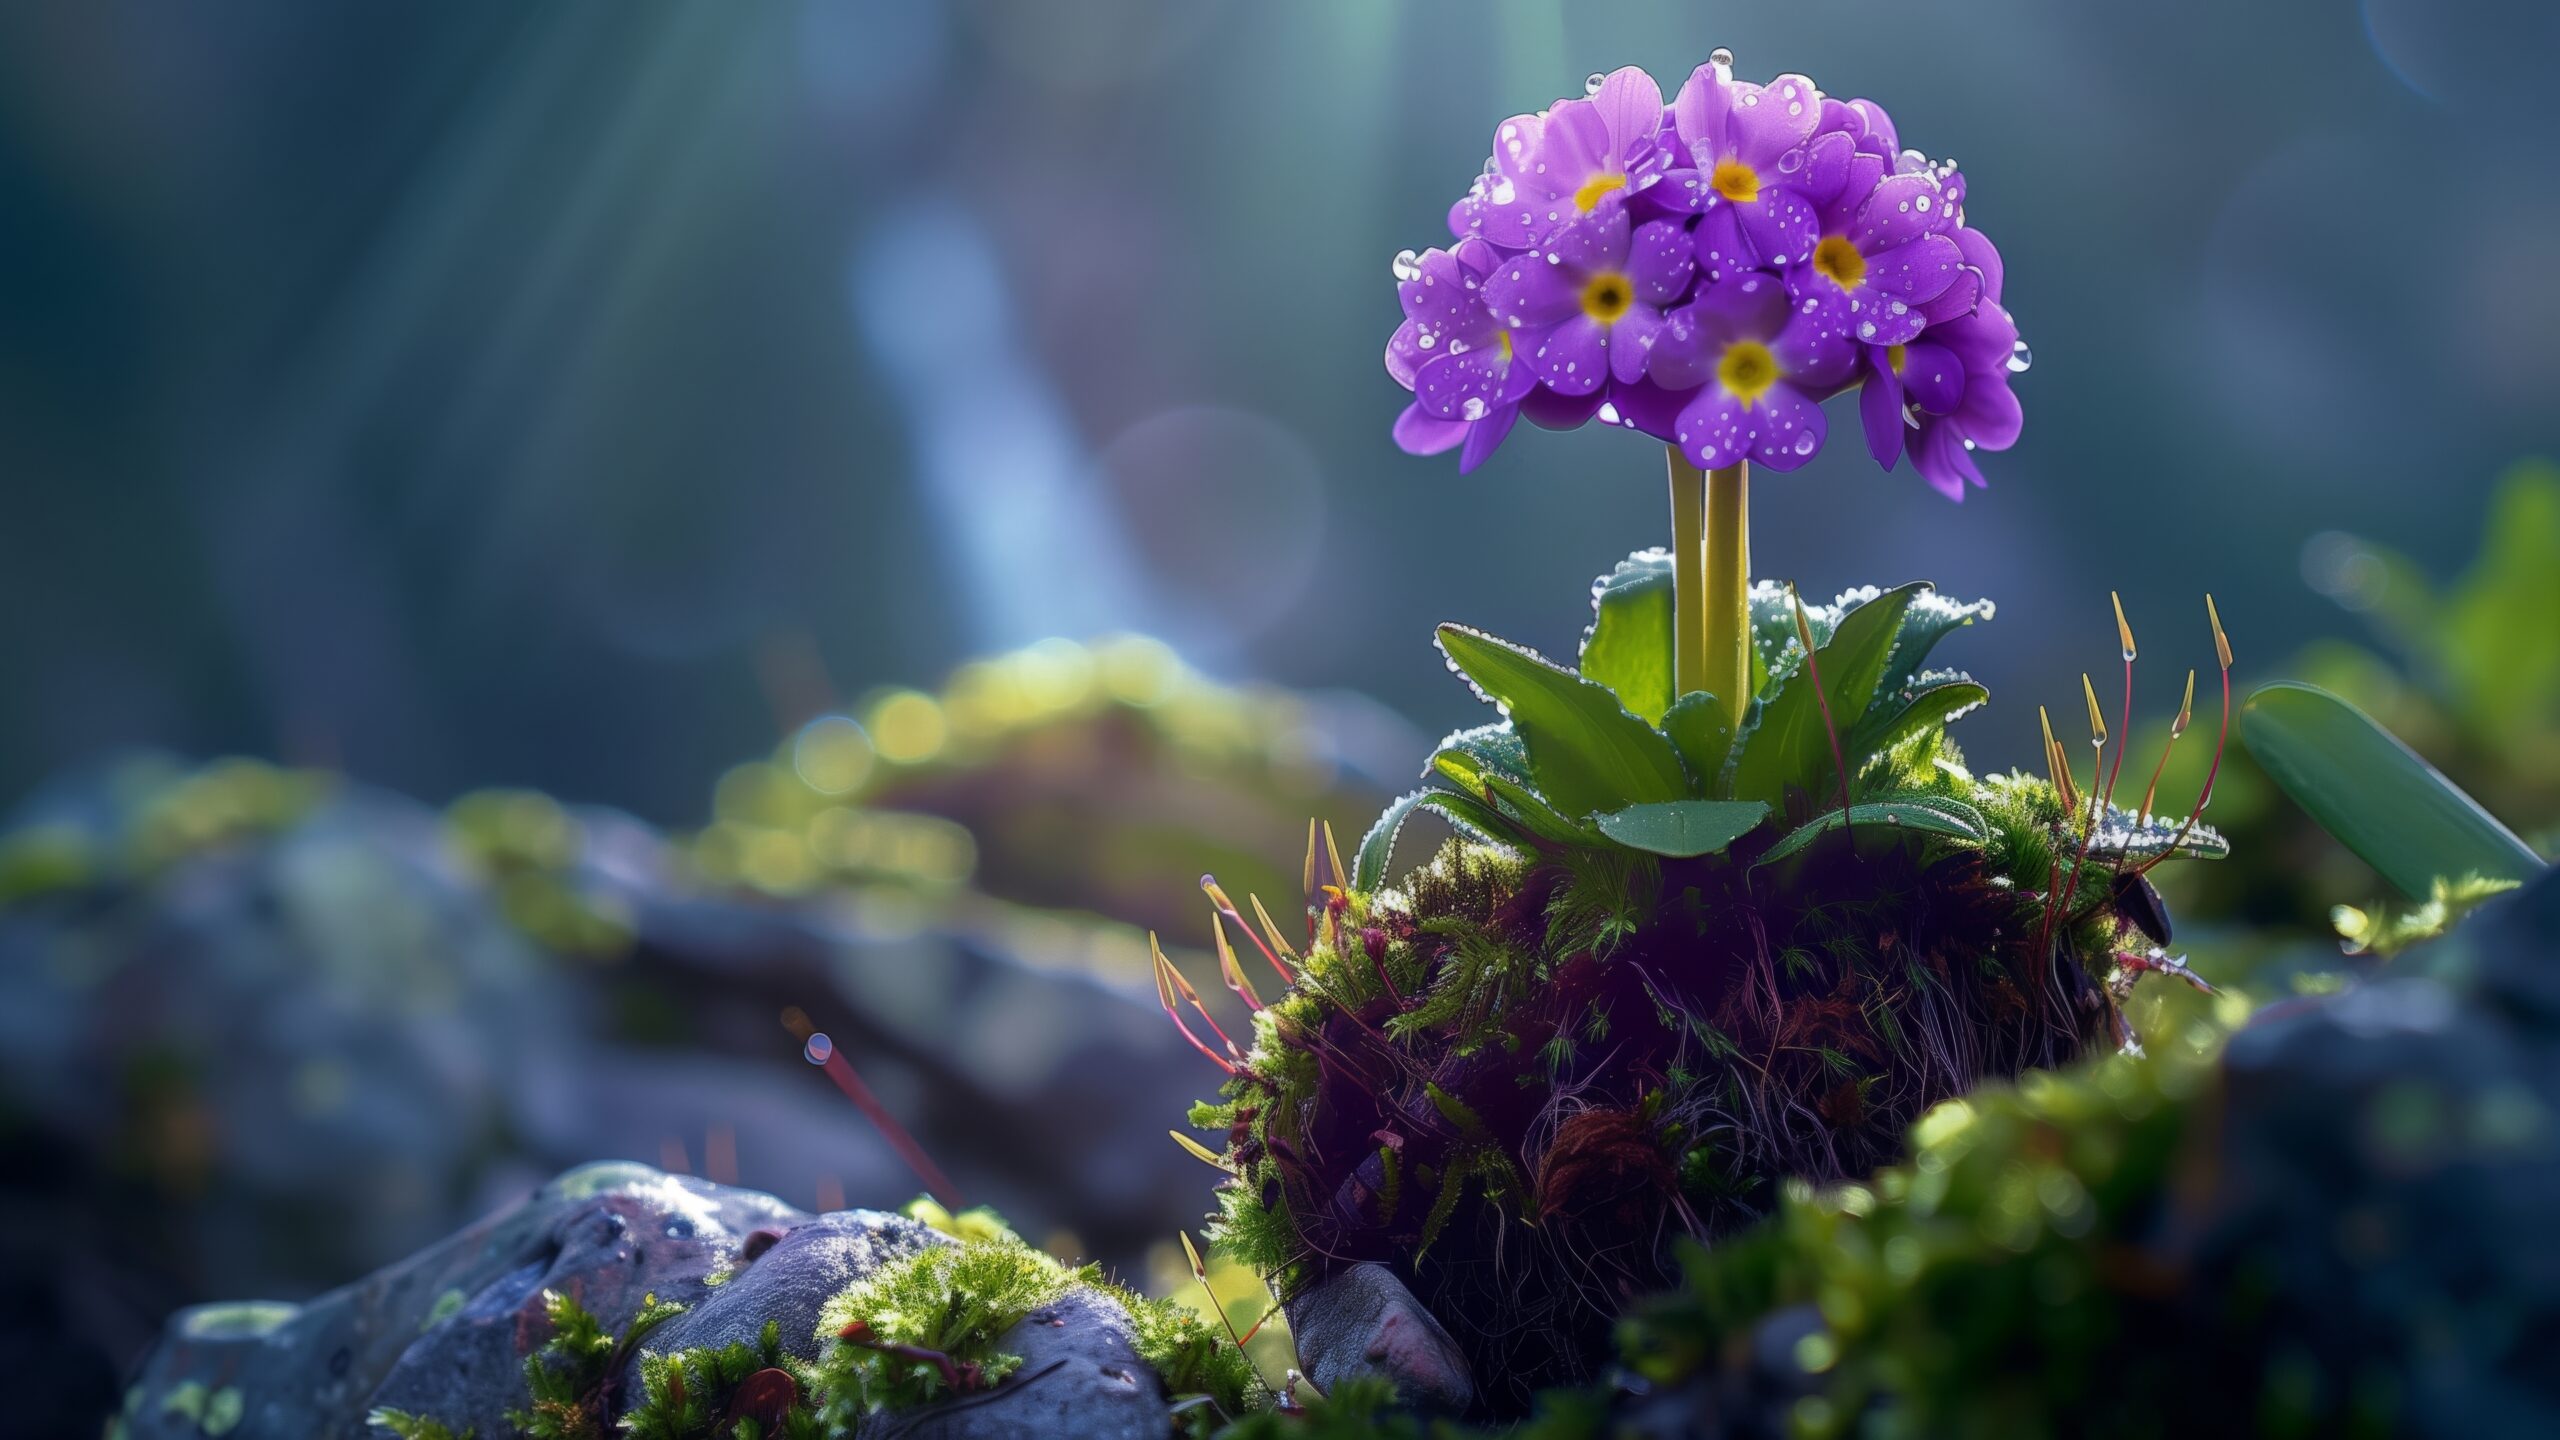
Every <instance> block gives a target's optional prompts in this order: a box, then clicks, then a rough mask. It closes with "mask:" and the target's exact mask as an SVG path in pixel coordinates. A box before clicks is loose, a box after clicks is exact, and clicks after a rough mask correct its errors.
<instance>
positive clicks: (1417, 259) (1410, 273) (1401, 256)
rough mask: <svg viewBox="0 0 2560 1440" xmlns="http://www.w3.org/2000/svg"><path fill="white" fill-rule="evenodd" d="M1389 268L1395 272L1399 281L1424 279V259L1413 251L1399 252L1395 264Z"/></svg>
mask: <svg viewBox="0 0 2560 1440" xmlns="http://www.w3.org/2000/svg"><path fill="white" fill-rule="evenodd" d="M1387 268H1388V269H1390V270H1392V271H1394V272H1395V277H1396V278H1397V279H1398V280H1419V279H1421V278H1422V257H1421V256H1420V255H1417V254H1415V253H1414V252H1413V251H1411V250H1399V251H1397V252H1396V258H1395V263H1394V264H1392V265H1390V266H1388V267H1387Z"/></svg>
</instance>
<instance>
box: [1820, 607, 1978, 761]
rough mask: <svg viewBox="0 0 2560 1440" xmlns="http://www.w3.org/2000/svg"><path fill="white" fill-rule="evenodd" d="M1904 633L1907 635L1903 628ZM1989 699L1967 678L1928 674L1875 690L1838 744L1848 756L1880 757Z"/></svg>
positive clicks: (1953, 673)
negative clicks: (1863, 709) (1892, 686)
mask: <svg viewBox="0 0 2560 1440" xmlns="http://www.w3.org/2000/svg"><path fill="white" fill-rule="evenodd" d="M1904 629H1905V633H1908V632H1909V627H1908V626H1907V625H1906V626H1905V627H1904ZM1990 698H1991V692H1990V691H1988V690H1986V689H1984V688H1983V687H1982V686H1981V684H1980V683H1978V682H1977V681H1975V680H1974V678H1973V677H1972V676H1970V675H1967V674H1964V673H1962V672H1960V671H1955V670H1932V671H1929V672H1927V673H1925V674H1922V675H1919V676H1917V677H1914V678H1913V679H1911V680H1909V681H1908V682H1906V683H1904V684H1903V685H1901V686H1899V687H1898V688H1896V689H1893V690H1882V689H1879V690H1878V691H1877V692H1876V698H1875V700H1874V701H1873V702H1871V703H1870V704H1869V705H1868V706H1867V713H1866V715H1865V716H1864V717H1863V718H1861V719H1860V720H1859V721H1858V723H1857V725H1855V726H1854V727H1852V728H1851V730H1850V732H1849V734H1848V736H1847V737H1846V738H1845V739H1843V740H1842V741H1841V744H1842V746H1843V748H1845V749H1846V750H1847V751H1848V753H1849V754H1850V755H1852V756H1858V755H1881V754H1883V753H1884V752H1885V751H1887V750H1890V749H1892V748H1893V747H1894V746H1896V745H1899V744H1901V743H1902V742H1903V741H1905V740H1908V739H1910V738H1911V737H1912V736H1914V735H1917V734H1919V733H1920V732H1921V731H1922V730H1925V729H1928V728H1929V727H1931V726H1939V727H1944V726H1945V725H1946V724H1947V723H1948V722H1949V721H1952V720H1955V719H1957V718H1958V717H1960V716H1962V715H1963V714H1964V713H1965V712H1966V711H1969V710H1972V709H1974V708H1975V707H1977V706H1979V705H1982V704H1983V703H1985V702H1986V701H1988V700H1990Z"/></svg>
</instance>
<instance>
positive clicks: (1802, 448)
mask: <svg viewBox="0 0 2560 1440" xmlns="http://www.w3.org/2000/svg"><path fill="white" fill-rule="evenodd" d="M1814 443H1815V442H1814V438H1813V432H1812V431H1810V430H1800V431H1798V432H1796V453H1797V454H1799V455H1810V454H1812V453H1813V447H1814Z"/></svg>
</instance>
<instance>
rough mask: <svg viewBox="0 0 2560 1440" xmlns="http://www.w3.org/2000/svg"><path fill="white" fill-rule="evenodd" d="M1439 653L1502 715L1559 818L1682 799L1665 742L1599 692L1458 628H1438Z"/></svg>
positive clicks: (1681, 783) (1523, 652)
mask: <svg viewBox="0 0 2560 1440" xmlns="http://www.w3.org/2000/svg"><path fill="white" fill-rule="evenodd" d="M1440 649H1441V651H1442V653H1444V654H1446V655H1447V656H1448V657H1449V660H1450V663H1452V664H1454V665H1456V666H1457V667H1458V669H1459V670H1460V671H1461V672H1463V673H1464V674H1465V675H1466V676H1467V678H1468V679H1470V680H1472V681H1474V682H1475V684H1476V688H1477V689H1478V690H1479V691H1481V692H1482V693H1483V694H1484V695H1485V697H1486V698H1488V699H1490V700H1492V701H1494V702H1495V703H1497V704H1499V705H1501V706H1502V707H1503V708H1504V709H1505V710H1506V711H1508V712H1509V713H1510V717H1511V724H1512V726H1513V728H1514V729H1516V730H1518V731H1519V733H1520V739H1521V742H1522V743H1523V744H1525V745H1526V746H1528V750H1529V774H1530V777H1531V778H1532V779H1533V780H1534V781H1535V782H1536V784H1537V788H1538V792H1539V793H1540V794H1541V795H1542V796H1544V797H1545V798H1546V800H1547V801H1548V802H1549V803H1551V804H1552V805H1553V806H1554V807H1555V808H1556V810H1557V811H1558V812H1559V813H1561V814H1563V815H1565V816H1567V817H1568V818H1576V819H1578V818H1580V817H1582V816H1585V815H1590V814H1593V813H1595V812H1598V811H1602V810H1620V809H1624V808H1625V807H1626V806H1628V805H1631V804H1643V803H1645V802H1648V801H1655V800H1677V799H1680V798H1681V797H1682V796H1684V795H1686V794H1687V793H1688V788H1689V780H1688V775H1687V772H1685V771H1683V770H1682V769H1681V768H1680V756H1679V753H1678V752H1677V751H1675V750H1673V749H1672V748H1671V742H1670V741H1669V740H1667V739H1665V738H1663V736H1662V734H1661V732H1659V731H1657V730H1655V729H1654V728H1653V727H1652V726H1650V725H1647V724H1646V723H1644V722H1643V721H1642V720H1639V719H1637V718H1636V717H1635V716H1633V715H1631V714H1629V713H1627V709H1626V707H1625V706H1623V705H1621V704H1619V703H1618V697H1617V696H1615V695H1612V694H1611V693H1609V691H1608V690H1607V689H1606V688H1604V687H1602V686H1599V685H1595V684H1593V683H1592V682H1590V681H1588V680H1585V679H1584V678H1582V677H1581V676H1579V675H1576V674H1575V673H1573V672H1572V671H1570V670H1567V669H1564V668H1563V667H1561V666H1558V665H1556V664H1555V663H1553V662H1552V661H1549V660H1547V659H1546V658H1545V657H1543V656H1541V655H1539V654H1537V653H1536V652H1534V651H1531V650H1527V649H1524V648H1522V647H1520V646H1517V645H1514V644H1512V643H1511V642H1510V641H1508V640H1499V639H1496V638H1494V637H1493V636H1491V635H1487V634H1485V633H1484V632H1483V631H1480V630H1470V629H1468V628H1466V627H1465V626H1463V625H1443V626H1441V627H1440Z"/></svg>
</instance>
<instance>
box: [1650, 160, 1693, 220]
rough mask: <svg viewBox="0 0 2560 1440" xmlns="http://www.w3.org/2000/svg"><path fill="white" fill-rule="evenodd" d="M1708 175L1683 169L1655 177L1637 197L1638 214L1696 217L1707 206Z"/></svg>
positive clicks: (1667, 171) (1669, 171)
mask: <svg viewBox="0 0 2560 1440" xmlns="http://www.w3.org/2000/svg"><path fill="white" fill-rule="evenodd" d="M1707 193H1708V192H1707V174H1706V172H1705V171H1703V170H1697V169H1692V168H1689V167H1686V166H1683V167H1681V168H1679V169H1676V170H1665V171H1663V172H1662V173H1661V174H1660V175H1658V176H1656V177H1654V182H1653V183H1652V184H1651V185H1648V186H1646V187H1645V188H1644V189H1643V190H1642V191H1641V192H1639V193H1638V194H1637V196H1636V202H1637V204H1638V206H1639V213H1641V214H1663V215H1695V214H1697V213H1698V211H1699V210H1700V209H1702V208H1703V207H1704V206H1705V205H1706V203H1707Z"/></svg>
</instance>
